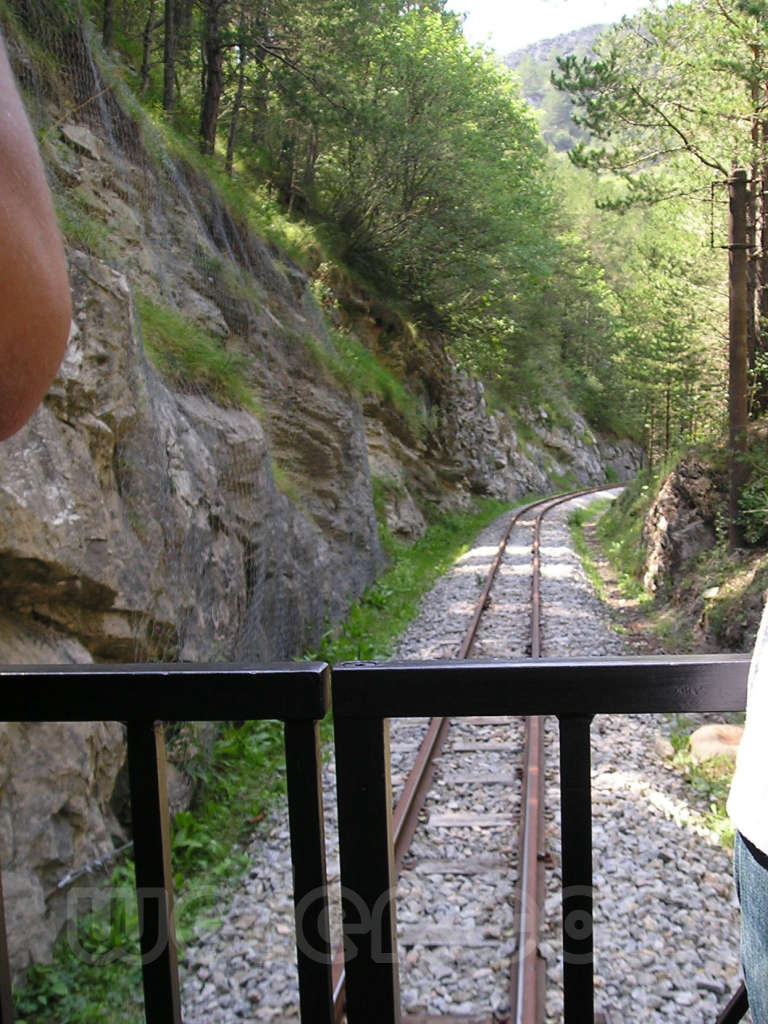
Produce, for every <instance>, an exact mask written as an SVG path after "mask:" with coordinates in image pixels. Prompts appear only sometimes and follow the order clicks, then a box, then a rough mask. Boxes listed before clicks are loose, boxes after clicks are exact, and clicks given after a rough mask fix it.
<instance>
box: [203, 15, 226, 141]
mask: <svg viewBox="0 0 768 1024" xmlns="http://www.w3.org/2000/svg"><path fill="white" fill-rule="evenodd" d="M223 7H224V4H223V3H220V2H219V0H208V3H207V4H206V9H205V34H204V36H203V67H204V89H203V99H202V103H201V106H200V152H201V153H207V154H208V155H213V152H214V150H215V148H216V127H217V125H218V121H219V105H220V103H221V93H222V90H223V87H224V46H223V42H222V36H221V22H220V14H221V11H222V9H223Z"/></svg>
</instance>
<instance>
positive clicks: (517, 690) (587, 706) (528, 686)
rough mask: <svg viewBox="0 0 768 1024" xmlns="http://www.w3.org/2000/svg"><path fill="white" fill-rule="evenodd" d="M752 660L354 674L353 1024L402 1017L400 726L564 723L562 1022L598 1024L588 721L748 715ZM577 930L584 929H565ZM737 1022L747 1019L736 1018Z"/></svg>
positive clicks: (349, 800)
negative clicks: (391, 743) (396, 835)
mask: <svg viewBox="0 0 768 1024" xmlns="http://www.w3.org/2000/svg"><path fill="white" fill-rule="evenodd" d="M748 663H749V659H748V658H747V657H746V656H743V655H734V656H730V657H723V656H717V657H707V656H704V657H695V658H694V657H691V658H645V659H640V658H613V659H608V658H601V659H589V660H586V659H585V660H578V661H545V660H540V661H532V660H528V661H521V662H478V661H471V662H466V661H464V662H434V663H423V662H422V663H403V664H394V663H388V664H378V665H374V664H352V665H343V666H339V667H338V668H336V669H334V673H333V708H334V728H335V744H336V773H337V787H338V798H339V840H340V854H341V878H342V884H343V889H342V899H343V907H344V929H345V951H346V1006H347V1019H348V1024H396V1022H398V1021H399V1020H400V996H399V991H398V969H397V948H396V929H395V902H394V893H395V885H396V879H395V871H394V863H393V857H392V795H391V786H390V778H389V750H388V726H387V720H388V719H389V718H401V717H402V718H411V717H423V716H441V717H462V716H474V715H526V716H529V715H554V716H557V718H558V720H559V723H560V776H561V780H560V785H561V834H562V886H563V906H562V914H563V923H564V927H563V974H564V978H563V981H564V1021H565V1022H566V1024H587V1022H590V1021H592V1020H593V1019H594V993H593V962H592V926H591V922H592V891H593V888H592V836H591V800H590V760H591V758H590V730H589V726H590V722H591V719H592V717H593V716H594V715H596V714H638V713H640V714H642V713H653V712H726V711H740V710H743V709H744V706H745V702H746V680H747V668H748ZM569 919H570V921H571V922H573V921H578V922H579V924H578V927H577V928H572V927H569V926H567V921H568V920H569ZM731 1019H732V1020H737V1019H739V1018H738V1017H735V1016H734V1017H732V1018H731Z"/></svg>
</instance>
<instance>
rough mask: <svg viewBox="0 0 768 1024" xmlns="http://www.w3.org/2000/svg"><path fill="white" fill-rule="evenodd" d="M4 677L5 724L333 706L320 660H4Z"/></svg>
mask: <svg viewBox="0 0 768 1024" xmlns="http://www.w3.org/2000/svg"><path fill="white" fill-rule="evenodd" d="M0 679H2V680H4V682H3V685H2V693H0V721H2V722H80V721H127V720H128V719H137V718H152V719H160V720H162V721H166V722H174V721H190V722H195V721H197V722H222V721H228V720H243V721H246V720H248V719H255V718H276V719H282V720H283V721H291V720H297V719H315V720H319V719H321V718H323V717H324V716H325V714H326V712H327V711H328V707H329V679H330V672H329V669H328V666H327V665H326V664H325V663H323V662H306V663H304V662H302V663H300V664H295V663H294V664H281V665H268V666H258V667H250V666H248V665H231V664H228V665H188V664H181V665H163V664H139V665H118V664H99V665H55V666H41V665H7V666H0ZM12 680H15V682H13V683H12V682H11V681H12Z"/></svg>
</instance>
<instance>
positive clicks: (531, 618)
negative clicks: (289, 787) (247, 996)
mask: <svg viewBox="0 0 768 1024" xmlns="http://www.w3.org/2000/svg"><path fill="white" fill-rule="evenodd" d="M603 489H604V488H600V489H596V488H593V489H590V490H584V491H578V492H573V493H571V494H568V495H563V496H559V497H557V498H555V499H547V500H544V501H541V502H536V503H533V504H531V505H528V506H525V507H523V508H521V509H518V510H517V511H516V512H515V513H514V514H513V515H512V516H511V517H510V519H509V522H508V525H507V527H506V529H505V530H504V532H503V535H502V538H501V540H500V542H499V544H498V546H497V549H496V551H495V553H494V554H493V557H492V559H491V561H490V566H489V567H488V569H487V571H486V572H485V573H484V578H483V577H482V576H481V574H480V572H479V568H478V567H476V566H472V565H470V566H468V567H467V571H468V572H470V573H472V572H474V574H475V580H476V583H477V584H478V586H479V585H480V583H481V582H482V586H481V587H480V589H479V593H478V594H477V599H476V601H475V604H474V608H472V610H471V615H469V616H468V625H467V628H466V631H465V632H464V635H463V636H462V637H461V640H460V642H459V643H458V645H457V646H456V648H455V650H453V651H452V652H451V653H450V656H452V657H455V658H459V659H463V658H470V657H472V656H473V653H475V651H477V654H478V655H482V656H483V657H485V658H487V657H493V656H495V655H498V656H503V657H520V656H526V655H528V656H531V657H540V656H541V653H542V650H541V646H542V645H541V600H540V575H541V550H540V548H541V545H540V531H541V524H542V521H543V519H544V517H545V516H546V514H547V512H549V511H550V510H551V509H553V508H555V507H557V506H558V505H560V504H562V503H563V502H565V501H570V500H572V499H574V498H576V497H579V496H582V495H588V494H592V493H594V491H595V490H603ZM480 557H482V555H481V556H480ZM499 616H501V617H502V619H503V620H505V621H506V623H507V624H508V627H509V628H508V631H507V630H505V634H506V636H505V640H504V642H503V645H502V649H496V648H498V640H497V639H496V640H493V639H491V634H494V635H495V636H498V633H499V627H498V622H497V623H496V625H495V626H494V627H492V629H490V630H489V629H487V628H484V627H485V626H486V624H487V622H488V620H489V619H491V618H495V619H498V617H499ZM543 730H544V724H543V722H542V720H540V719H538V718H531V719H527V720H526V721H524V722H523V721H519V720H517V721H514V720H509V719H502V718H483V719H478V718H475V719H463V720H457V721H454V722H453V723H451V722H449V720H447V719H441V718H438V719H432V720H430V721H424V722H414V720H412V719H411V720H408V721H396V722H393V723H392V725H391V757H392V772H393V790H394V792H395V793H396V794H397V798H396V805H395V809H394V815H393V826H394V842H395V862H396V866H397V871H398V875H399V877H400V882H399V888H398V906H399V908H401V909H399V910H398V918H399V923H400V934H399V946H400V948H401V950H402V953H403V955H402V956H401V977H402V991H403V996H404V1003H405V1005H406V1007H409V1008H410V1010H411V1012H409V1013H406V1015H405V1016H404V1018H403V1019H404V1021H406V1022H409V1024H432V1022H436V1021H443V1022H446V1024H448V1022H450V1021H462V1022H463V1024H474V1022H477V1024H480V1022H482V1024H490V1022H492V1021H498V1022H502V1021H508V1022H512V1021H514V1022H515V1024H534V1022H539V1021H542V1020H543V1019H544V987H545V963H544V961H543V959H542V958H541V957H540V956H539V952H538V946H539V930H540V928H539V909H540V908H541V907H543V906H544V904H545V900H546V894H545V877H544V868H545V863H546V857H547V854H546V848H545V841H544V835H543V832H544V814H545V809H544V734H543ZM416 747H418V752H417V754H416V757H415V759H414V757H413V750H414V749H415V748H416ZM449 876H450V878H451V879H452V882H451V891H452V893H453V899H452V900H451V901H448V902H446V901H445V900H441V899H440V896H439V895H438V896H437V900H436V902H435V901H434V900H433V895H432V894H433V890H434V889H435V884H437V885H438V886H439V885H440V883H441V882H442V881H443V880H444V879H446V878H447V877H449ZM427 883H428V884H427ZM436 891H437V892H438V893H439V888H438V889H437V890H436ZM425 947H429V949H430V950H432V951H435V950H437V951H438V952H437V954H433V957H432V960H433V961H434V962H433V963H432V964H430V969H431V970H432V973H433V974H434V975H435V977H434V987H435V993H436V995H435V998H434V999H433V1000H431V1001H429V1000H423V999H420V997H419V995H418V993H416V992H411V991H409V975H410V974H411V973H412V969H417V968H418V965H419V961H420V959H421V953H420V950H422V949H424V948H425ZM468 950H470V951H473V952H472V953H470V955H469V956H466V952H467V951H468ZM477 950H480V951H481V953H482V955H483V957H484V959H486V960H487V961H488V964H489V966H486V967H480V968H476V967H474V960H475V958H476V956H477V954H476V952H474V951H477ZM440 951H443V955H440ZM463 960H467V961H469V962H467V963H462V961H463ZM422 971H423V967H422ZM467 971H469V972H470V978H469V980H468V979H467ZM440 989H442V990H443V991H444V993H445V994H444V995H442V996H441V995H438V994H437V993H438V992H439V990H440ZM470 990H471V994H470ZM334 991H335V997H336V1015H337V1020H339V1021H341V1020H343V999H344V996H343V965H342V963H341V956H340V954H339V955H338V957H337V962H336V969H335V987H334ZM478 1004H479V1005H482V1006H483V1007H484V1009H483V1011H482V1012H481V1013H480V1015H479V1016H478V1014H477V1012H476V1009H477V1007H478Z"/></svg>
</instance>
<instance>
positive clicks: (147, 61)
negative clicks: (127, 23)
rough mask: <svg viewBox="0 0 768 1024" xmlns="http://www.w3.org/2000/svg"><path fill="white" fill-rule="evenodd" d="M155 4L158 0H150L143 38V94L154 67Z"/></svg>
mask: <svg viewBox="0 0 768 1024" xmlns="http://www.w3.org/2000/svg"><path fill="white" fill-rule="evenodd" d="M155 4H156V0H150V2H149V11H148V12H147V20H146V22H145V24H144V33H143V35H142V38H141V86H140V87H139V95H140V96H143V95H144V93H145V92H146V91H147V89H148V87H149V72H150V70H151V68H152V37H153V36H154V34H155Z"/></svg>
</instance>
